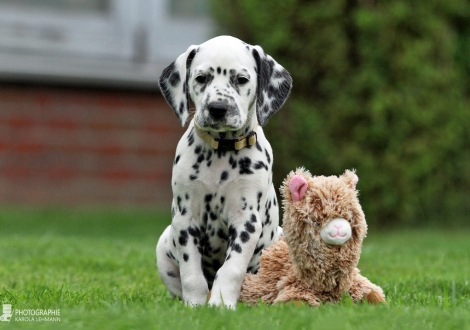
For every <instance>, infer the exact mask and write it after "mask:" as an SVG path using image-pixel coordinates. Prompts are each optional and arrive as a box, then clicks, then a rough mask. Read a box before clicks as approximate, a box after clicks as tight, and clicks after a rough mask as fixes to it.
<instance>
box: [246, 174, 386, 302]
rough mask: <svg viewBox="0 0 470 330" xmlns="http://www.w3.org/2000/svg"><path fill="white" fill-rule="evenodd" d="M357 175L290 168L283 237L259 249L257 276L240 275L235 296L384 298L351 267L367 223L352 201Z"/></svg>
mask: <svg viewBox="0 0 470 330" xmlns="http://www.w3.org/2000/svg"><path fill="white" fill-rule="evenodd" d="M358 180H359V179H358V177H357V175H356V174H355V173H354V172H353V171H349V170H347V171H346V172H345V173H344V174H343V175H341V176H340V177H337V176H329V177H324V176H314V177H312V175H311V174H310V173H309V172H308V171H306V170H304V169H297V171H296V172H295V173H294V172H291V173H290V174H289V175H288V176H287V178H286V179H285V180H284V182H283V185H282V187H281V194H282V197H283V207H284V222H283V223H284V224H283V229H284V237H281V238H280V239H279V241H277V242H276V243H275V244H274V245H273V246H271V247H270V248H268V249H266V250H264V251H263V254H262V255H261V260H260V268H259V270H258V273H257V274H246V276H245V279H244V281H243V285H242V289H241V294H240V300H241V301H244V302H247V303H251V304H254V303H257V302H259V301H262V302H264V303H278V302H287V301H296V302H306V303H308V304H310V305H314V306H318V305H320V304H321V303H325V302H333V303H336V302H338V301H339V300H340V299H341V298H342V296H343V294H349V295H350V297H351V298H352V300H353V301H355V302H357V301H361V300H366V301H369V302H372V303H378V302H385V297H384V294H383V291H382V289H381V288H380V287H379V286H377V285H375V284H373V283H371V282H370V281H369V280H368V279H367V278H365V277H364V276H362V275H361V274H359V270H358V269H357V268H356V266H357V263H358V262H359V256H360V253H361V246H362V240H363V239H364V237H365V236H366V232H367V224H366V220H365V216H364V213H363V211H362V208H361V205H360V204H359V200H358V192H357V190H356V184H357V182H358Z"/></svg>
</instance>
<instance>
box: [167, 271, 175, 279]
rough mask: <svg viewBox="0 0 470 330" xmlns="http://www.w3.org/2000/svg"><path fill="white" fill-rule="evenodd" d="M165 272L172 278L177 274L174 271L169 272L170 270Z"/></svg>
mask: <svg viewBox="0 0 470 330" xmlns="http://www.w3.org/2000/svg"><path fill="white" fill-rule="evenodd" d="M166 274H167V275H168V276H169V277H173V278H176V277H178V275H176V274H175V273H173V272H171V271H170V272H166Z"/></svg>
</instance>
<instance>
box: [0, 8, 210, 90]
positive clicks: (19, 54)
mask: <svg viewBox="0 0 470 330" xmlns="http://www.w3.org/2000/svg"><path fill="white" fill-rule="evenodd" d="M169 1H171V0H111V10H110V13H108V14H107V15H104V14H98V13H96V14H95V13H88V12H81V13H80V12H78V13H76V14H70V13H62V14H61V13H60V12H52V11H47V10H44V9H42V10H41V9H37V8H36V9H30V8H27V9H26V8H21V7H12V6H8V5H0V80H1V81H27V82H33V81H40V82H44V81H45V82H56V83H66V84H67V83H68V84H81V85H104V86H110V87H113V86H128V87H135V88H150V89H156V88H157V79H158V76H159V75H160V73H161V71H162V70H163V68H164V67H165V66H167V65H168V64H170V63H171V62H172V61H173V60H174V59H176V57H177V56H178V55H179V54H181V53H183V52H184V51H185V50H186V49H187V47H189V46H190V45H191V44H199V43H201V42H203V41H205V40H207V39H208V38H209V37H210V36H211V30H212V24H211V21H210V19H209V18H207V17H203V18H201V17H199V18H191V19H187V18H185V19H183V18H178V17H172V16H171V14H170V6H169Z"/></svg>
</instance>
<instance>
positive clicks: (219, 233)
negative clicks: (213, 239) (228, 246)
mask: <svg viewBox="0 0 470 330" xmlns="http://www.w3.org/2000/svg"><path fill="white" fill-rule="evenodd" d="M217 236H218V237H219V238H220V239H223V240H224V241H227V240H228V235H227V234H226V233H225V232H224V231H223V230H222V229H219V230H218V231H217Z"/></svg>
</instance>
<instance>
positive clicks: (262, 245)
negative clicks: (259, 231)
mask: <svg viewBox="0 0 470 330" xmlns="http://www.w3.org/2000/svg"><path fill="white" fill-rule="evenodd" d="M263 249H264V244H261V245H260V246H257V247H256V249H255V252H254V254H258V253H260V252H261V250H263Z"/></svg>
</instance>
